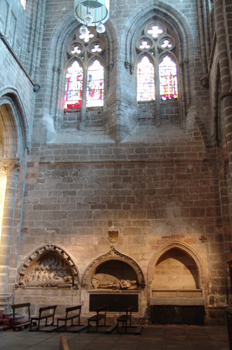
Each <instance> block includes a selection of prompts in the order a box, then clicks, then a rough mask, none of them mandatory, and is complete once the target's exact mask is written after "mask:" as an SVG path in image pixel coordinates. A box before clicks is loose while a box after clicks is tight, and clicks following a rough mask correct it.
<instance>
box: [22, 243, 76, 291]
mask: <svg viewBox="0 0 232 350" xmlns="http://www.w3.org/2000/svg"><path fill="white" fill-rule="evenodd" d="M77 286H78V273H77V269H76V267H75V264H74V262H73V261H72V259H71V257H70V256H69V255H68V254H67V253H66V252H65V251H64V250H63V249H61V248H59V247H57V246H54V245H47V246H44V247H41V248H38V249H37V250H36V251H35V252H34V253H33V254H31V255H30V256H29V257H28V258H27V259H26V260H25V262H24V263H23V265H22V266H21V268H20V269H19V279H18V284H17V285H16V287H17V288H34V287H36V288H38V287H39V288H44V287H48V288H73V287H75V288H77Z"/></svg>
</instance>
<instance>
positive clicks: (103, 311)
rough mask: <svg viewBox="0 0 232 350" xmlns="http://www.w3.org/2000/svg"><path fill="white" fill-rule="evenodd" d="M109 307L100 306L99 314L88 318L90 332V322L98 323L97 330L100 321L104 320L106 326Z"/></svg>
mask: <svg viewBox="0 0 232 350" xmlns="http://www.w3.org/2000/svg"><path fill="white" fill-rule="evenodd" d="M107 307H108V305H105V306H102V307H99V308H98V309H97V314H96V315H94V316H91V317H89V318H88V332H89V328H90V327H91V324H90V323H91V322H95V323H96V332H97V330H98V326H99V321H101V320H104V325H103V326H106V311H107Z"/></svg>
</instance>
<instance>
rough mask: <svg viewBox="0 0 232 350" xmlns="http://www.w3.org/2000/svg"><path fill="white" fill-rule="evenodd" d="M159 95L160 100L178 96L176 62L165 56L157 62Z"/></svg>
mask: <svg viewBox="0 0 232 350" xmlns="http://www.w3.org/2000/svg"><path fill="white" fill-rule="evenodd" d="M159 82H160V97H161V99H162V100H167V99H172V98H177V97H178V90H177V69H176V64H175V62H173V61H172V60H171V58H170V57H169V56H165V57H164V58H163V60H162V62H161V63H160V64H159Z"/></svg>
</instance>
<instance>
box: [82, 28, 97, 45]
mask: <svg viewBox="0 0 232 350" xmlns="http://www.w3.org/2000/svg"><path fill="white" fill-rule="evenodd" d="M93 37H94V34H93V33H91V32H90V31H89V30H87V34H80V35H79V38H80V39H81V40H83V41H84V42H85V43H88V42H89V41H90V39H92V38H93Z"/></svg>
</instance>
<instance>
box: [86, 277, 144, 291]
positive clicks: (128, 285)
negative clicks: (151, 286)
mask: <svg viewBox="0 0 232 350" xmlns="http://www.w3.org/2000/svg"><path fill="white" fill-rule="evenodd" d="M112 278H113V277H112ZM112 278H111V279H112ZM111 279H109V278H105V279H104V280H103V279H99V277H98V275H95V276H94V277H93V279H92V286H93V288H94V289H112V290H120V289H123V290H126V289H127V290H136V289H138V286H137V281H136V280H132V281H130V280H118V279H115V278H114V279H113V281H112V280H111Z"/></svg>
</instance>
